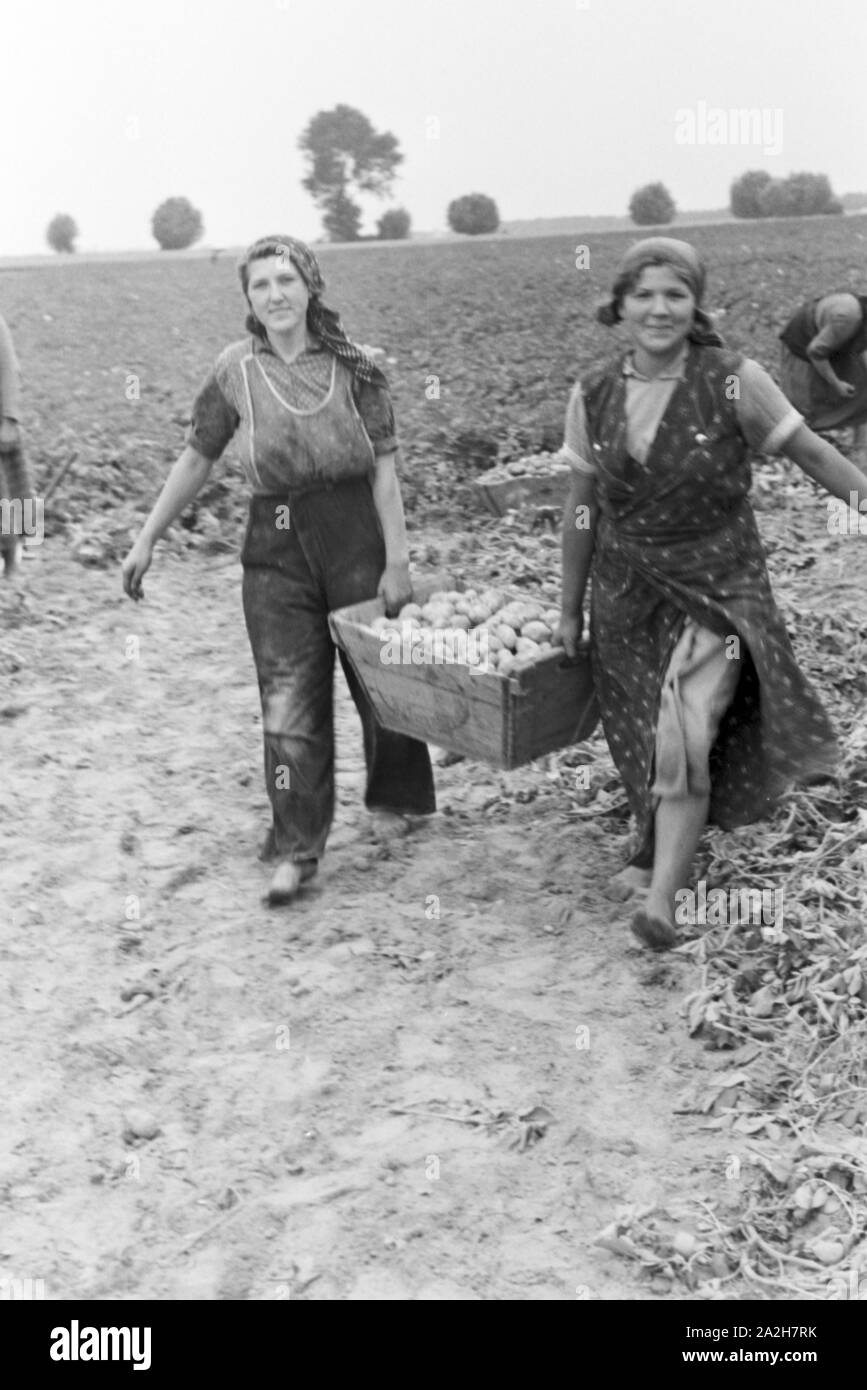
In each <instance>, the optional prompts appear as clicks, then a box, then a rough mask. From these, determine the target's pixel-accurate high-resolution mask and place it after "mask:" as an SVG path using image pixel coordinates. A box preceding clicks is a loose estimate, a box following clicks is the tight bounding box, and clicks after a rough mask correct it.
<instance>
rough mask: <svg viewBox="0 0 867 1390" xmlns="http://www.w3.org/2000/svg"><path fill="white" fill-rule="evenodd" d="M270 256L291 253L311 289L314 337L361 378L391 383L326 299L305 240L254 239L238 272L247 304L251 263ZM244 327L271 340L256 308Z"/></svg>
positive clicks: (309, 325)
mask: <svg viewBox="0 0 867 1390" xmlns="http://www.w3.org/2000/svg"><path fill="white" fill-rule="evenodd" d="M267 256H288V258H289V260H290V261H291V262H292V264H293V265H294V267H295V269H296V270H297V271H298V274H299V275H300V276H301V279H302V280H303V281H304V283H305V285H306V286H307V292H308V294H309V295H310V301H309V303H308V305H307V328H308V330H309V331H310V332H311V333H312V334H313V335H314V337H316V338H318V339H319V341H320V342H321V343H322V344H323V346H324V347H326V348H327V349H328V351H329V352H330V353H332V354H333V355H334V356H335V357H338V358H339V359H340V361H341V362H345V363H346V365H347V367H349V369H350V371H352V372H353V373H354V375H355V376H356V377H358V378H359V379H360V380H361V381H369V382H370V383H371V384H372V385H374V386H387V385H388V382H387V380H386V378H385V375H384V373H383V372H381V371H380V369H379V367H377V365H376V363H375V362H373V361H372V360H371V358H369V357H368V355H367V353H366V352H362V350H361V348H360V347H356V345H355V343H353V342H352V341H351V339H349V338H348V337H347V336H346V333H345V332H344V330H343V328H342V326H341V323H340V316H339V314H337V313H336V312H335V310H334V309H329V308H328V305H327V304H324V303H323V302H322V295H323V292H324V290H325V281H324V279H323V278H322V271H321V270H320V269H319V262H318V261H317V259H316V257H315V256H314V254H313V252H312V251H311V250H310V247H309V246H307V245H306V243H305V242H303V241H298V240H296V238H295V237H291V236H266V237H260V238H259V240H258V241H254V242H253V244H252V246H248V247H247V250H246V251H245V252H244V255H243V257H242V259H241V260H240V262H239V263H238V275H239V276H240V279H241V287H242V289H243V291H244V296H245V298H246V300H247V303H248V304H249V303H250V296H249V294H248V293H247V286H248V285H249V283H250V265H251V264H252V262H253V261H261V260H264V259H265V258H266V257H267ZM244 326H245V328H246V329H247V331H248V333H254V334H255V335H256V337H257V338H261V339H262V340H263V342H267V340H268V334H267V332H266V330H265V325H264V324H263V323H260V321H259V320H258V319H257V318H256V315H255V314H254V313H253V311H252V309H251V310H250V313H249V314H248V315H247V319H246V322H245V325H244Z"/></svg>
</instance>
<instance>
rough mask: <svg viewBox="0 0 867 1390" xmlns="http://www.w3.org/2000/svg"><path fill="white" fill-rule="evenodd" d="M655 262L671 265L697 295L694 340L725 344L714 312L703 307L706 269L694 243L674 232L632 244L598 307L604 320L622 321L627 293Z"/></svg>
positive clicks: (609, 321) (710, 344)
mask: <svg viewBox="0 0 867 1390" xmlns="http://www.w3.org/2000/svg"><path fill="white" fill-rule="evenodd" d="M651 265H667V266H669V267H670V268H671V269H672V270H673V271H674V273H675V275H678V276H679V277H680V279H681V280H683V282H684V284H686V285H688V286H689V288H690V290H691V291H692V293H693V295H694V296H695V315H694V317H693V326H692V328H691V329H690V331H689V334H688V337H689V340H690V342H692V343H699V344H701V346H703V347H723V346H724V343H723V340H722V338H721V337H720V335H719V333H717V331H716V329H715V328H714V326H713V321H712V320H711V318H710V316H709V315H708V314H706V313H705V311H704V309H702V308H701V301H702V298H703V296H704V286H705V270H704V266H703V265H702V262H701V259H700V257H699V254H698V252H697V251H696V249H695V247H694V246H690V244H689V242H688V241H678V240H676V238H675V237H670V236H651V237H646V238H645V240H644V241H639V242H636V244H635V246H632V247H630V249H629V250H628V251H627V253H626V255H625V256H624V257H623V260H622V261H621V262H620V265H619V266H618V269H617V275H616V276H615V279H614V284H613V286H612V288H611V293H610V294H609V296H608V298H607V299H604V300H603V301H602V303H601V304H600V305H599V307H598V308H597V310H596V317H597V319H598V320H599V322H600V323H604V324H607V325H608V327H611V326H612V325H613V324H615V323H619V322H620V318H621V314H620V306H621V304H622V303H623V296H624V295H626V294H629V292H630V291H631V290H633V289H634V288H635V286H636V284H637V283H638V278H639V276H640V275H641V272H642V271H643V270H646V269H647V267H648V266H651Z"/></svg>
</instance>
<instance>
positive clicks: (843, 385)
mask: <svg viewBox="0 0 867 1390" xmlns="http://www.w3.org/2000/svg"><path fill="white" fill-rule="evenodd" d="M862 317H863V315H862V313H861V305H860V303H859V302H858V300H857V299H856V298H855V296H854V295H853V294H832V295H827V296H826V297H825V298H824V299H823V300H820V302H819V304H818V306H817V309H816V324H817V327H818V329H819V331H818V333H817V334H816V336H815V337H814V338H813V339H812V341H811V342H810V343H809V344H808V345H807V356H808V357H809V359H810V362H811V364H812V366H813V367H814V368H815V370H816V372H818V374H819V376H820V377H821V378H822V379H823V381H827V383H828V385H829V386H832V387H833V388H834V390H835V391H836V392H837V395H838V396H840V397H842V398H843V399H844V400H845V399H846V398H847V397H849V396H854V394H855V387H854V386H853V385H852V383H851V382H849V381H842V380H841V379H840V377H838V375H837V373H836V372H835V371H834V368H833V367H832V366H831V363H830V362H829V360H828V359H829V357H830V356H831V354H832V353H834V352H840V351H841V350H842V349H843V348H844V347H845V346H846V344H847V343H848V342H850V341H851V339H852V338H854V336H855V334H856V333H857V332H858V329H859V328H860V327H861V322H862Z"/></svg>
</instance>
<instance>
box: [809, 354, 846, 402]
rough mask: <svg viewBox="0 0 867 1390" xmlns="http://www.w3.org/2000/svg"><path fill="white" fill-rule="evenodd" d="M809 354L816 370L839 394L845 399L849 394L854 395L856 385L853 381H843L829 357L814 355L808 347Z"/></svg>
mask: <svg viewBox="0 0 867 1390" xmlns="http://www.w3.org/2000/svg"><path fill="white" fill-rule="evenodd" d="M807 356H808V357H809V359H810V363H811V365H812V366H813V368H814V370H815V371H817V372H818V373H819V376H820V377H821V378H822V379H823V381H827V383H828V385H829V386H833V388H834V390H835V391H836V392H837V395H838V396H840V397H842V398H843V399H844V400H845V399H846V398H847V397H848V396H854V394H855V387H854V386H853V385H852V383H851V381H841V379H840V377H838V375H837V373H836V372H835V371H834V368H833V367H832V366H831V363H830V362H829V361H828V359H827V357H814V356H813V354H812V352H811V351H810V349H809V348H807Z"/></svg>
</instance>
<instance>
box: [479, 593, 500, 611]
mask: <svg viewBox="0 0 867 1390" xmlns="http://www.w3.org/2000/svg"><path fill="white" fill-rule="evenodd" d="M479 602H480V603H482V604H484V606H485V607H486V608H487V609H488V612H489V613H496V611H497V609H498V608H502V606H503V595H502V594H501V593H500V591H499V589H485V590H484V592H483V593H481V594H480V595H479Z"/></svg>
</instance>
